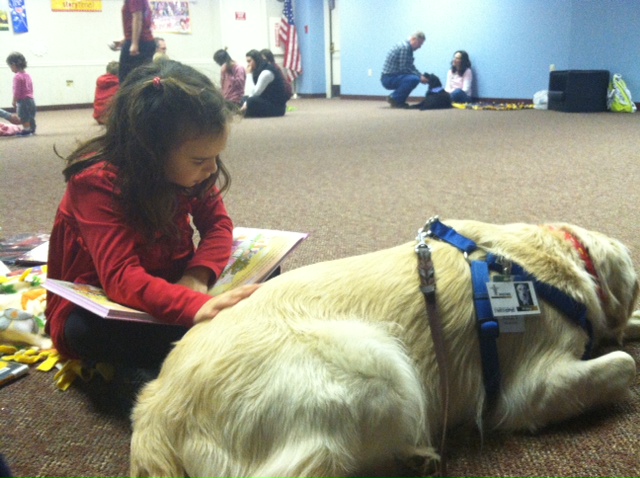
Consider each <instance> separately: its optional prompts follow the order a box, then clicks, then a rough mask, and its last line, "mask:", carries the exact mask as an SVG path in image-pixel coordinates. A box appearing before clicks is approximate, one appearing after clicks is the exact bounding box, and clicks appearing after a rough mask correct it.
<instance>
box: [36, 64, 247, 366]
mask: <svg viewBox="0 0 640 478" xmlns="http://www.w3.org/2000/svg"><path fill="white" fill-rule="evenodd" d="M112 106H113V110H112V113H113V114H111V115H110V116H109V118H108V120H107V124H106V131H105V132H104V134H101V135H100V136H98V137H96V138H94V139H91V140H89V141H88V142H86V143H84V144H81V145H80V146H79V147H78V148H77V149H76V150H75V151H74V152H73V153H71V155H70V156H69V157H68V158H66V168H65V169H64V176H65V179H66V181H67V189H66V192H65V194H64V197H63V198H62V201H61V203H60V206H59V207H58V211H57V213H56V217H55V221H54V225H53V230H52V233H51V242H50V250H49V261H48V275H49V277H51V278H53V279H62V280H66V281H71V282H78V283H83V284H92V285H96V286H99V287H102V288H103V289H104V290H105V292H106V294H107V295H108V296H109V298H111V299H112V300H114V301H115V302H119V303H121V304H124V305H127V306H129V307H133V308H135V309H140V310H143V311H145V312H147V313H149V314H150V315H152V316H153V317H155V318H156V319H158V320H160V321H162V322H164V323H166V324H167V325H158V324H147V323H139V322H127V321H121V320H107V319H103V318H101V317H98V316H96V315H93V314H92V313H90V312H88V311H87V310H85V309H82V308H80V307H78V306H76V305H74V304H72V303H71V302H69V301H67V300H65V299H63V298H61V297H60V296H57V295H55V294H51V293H49V294H48V296H47V310H46V316H47V330H48V332H49V334H50V335H51V338H52V339H53V342H54V344H55V346H56V348H57V349H58V351H59V352H60V353H61V354H62V355H64V356H66V357H68V358H76V359H82V360H84V361H85V362H86V363H88V364H89V365H91V364H95V363H98V362H107V363H112V364H123V365H126V366H127V367H133V368H135V367H140V368H157V367H158V366H159V365H160V364H161V363H162V361H163V360H164V358H165V356H166V354H167V353H168V352H169V350H170V348H171V344H172V343H173V342H174V341H176V340H178V339H180V338H181V337H182V335H183V334H184V333H185V332H186V331H187V330H188V328H189V327H191V326H192V325H194V324H195V323H198V322H202V321H205V320H208V319H212V318H213V317H214V316H215V315H216V314H217V313H218V312H219V311H220V310H221V309H223V308H225V307H229V306H231V305H233V304H235V303H236V302H238V301H240V300H242V299H243V298H244V297H247V296H248V295H250V294H251V293H252V292H253V291H254V290H255V288H256V287H255V286H248V287H242V288H237V289H234V290H232V291H230V292H228V293H226V294H222V295H220V296H217V297H211V296H209V295H207V294H206V291H207V289H208V287H209V286H210V285H211V284H213V283H214V282H215V280H216V278H217V277H218V276H219V275H220V273H221V272H222V270H223V269H224V267H225V265H226V264H227V261H228V259H229V255H230V253H231V245H232V239H233V238H232V232H233V224H232V222H231V219H230V218H229V216H228V214H227V211H226V208H225V206H224V203H223V201H222V197H221V194H222V192H224V191H225V190H226V189H227V187H228V185H229V175H228V173H227V170H226V169H225V167H224V164H223V163H222V161H221V160H220V154H221V153H222V151H223V150H224V148H225V146H226V142H227V136H228V119H229V114H230V113H229V112H228V110H227V109H226V108H225V101H224V98H223V97H222V94H221V93H220V91H219V90H217V89H216V88H215V87H214V86H213V84H212V83H211V81H210V80H209V79H208V78H207V77H206V76H205V75H203V74H202V73H200V72H198V71H196V70H195V69H193V68H191V67H189V66H186V65H183V64H180V63H178V62H175V61H165V62H160V63H158V64H150V65H145V66H142V67H139V68H137V69H135V70H134V71H133V72H131V74H130V75H129V76H128V77H127V80H126V81H125V82H124V83H123V84H122V85H121V86H120V90H119V91H118V93H117V94H116V96H115V97H114V99H113V103H112ZM216 184H217V185H219V187H218V186H216ZM192 224H193V226H194V227H195V229H197V231H198V233H199V236H200V241H199V244H198V247H197V249H196V248H195V247H194V241H193V235H194V227H192Z"/></svg>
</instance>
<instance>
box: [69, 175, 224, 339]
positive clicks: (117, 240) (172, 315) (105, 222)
mask: <svg viewBox="0 0 640 478" xmlns="http://www.w3.org/2000/svg"><path fill="white" fill-rule="evenodd" d="M109 174H110V173H107V172H105V171H101V172H98V173H97V174H86V175H85V174H82V173H81V174H79V175H78V176H76V177H74V178H73V179H72V180H71V181H70V182H69V183H68V186H67V187H68V190H69V193H70V195H71V199H72V204H74V209H75V210H74V211H73V213H74V215H75V218H76V220H77V224H78V228H79V232H80V235H81V237H82V238H83V240H84V242H85V247H86V248H87V250H88V251H89V253H90V255H91V257H92V258H93V261H94V265H95V268H96V271H97V274H98V277H99V279H100V283H101V285H102V287H103V288H104V290H105V292H106V294H107V296H109V297H110V298H111V299H112V300H114V301H115V302H119V303H121V304H123V305H126V306H129V307H133V308H135V309H139V310H143V311H145V312H147V313H149V314H151V315H152V316H153V317H155V318H156V319H158V320H161V321H163V322H166V323H175V324H180V325H185V326H190V325H192V324H193V318H194V316H195V315H196V313H197V312H198V310H199V309H200V307H202V305H203V304H204V303H205V302H207V301H208V300H209V299H211V297H209V296H207V295H206V294H202V293H199V292H195V291H192V290H190V289H188V288H186V287H183V286H180V285H176V284H171V283H169V282H167V281H166V280H164V279H162V278H160V277H155V276H152V275H150V274H149V273H147V271H146V270H145V269H144V268H143V267H142V265H141V261H140V257H139V256H138V254H139V251H144V247H142V246H143V245H142V244H141V237H140V235H139V234H137V233H136V232H135V231H134V230H133V229H132V228H131V227H129V226H128V225H127V224H126V223H125V221H123V218H122V215H121V214H119V213H118V212H117V211H115V210H114V201H115V199H114V193H113V177H111V178H109V177H108V176H109Z"/></svg>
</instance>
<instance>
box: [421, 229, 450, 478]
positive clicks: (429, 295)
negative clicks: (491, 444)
mask: <svg viewBox="0 0 640 478" xmlns="http://www.w3.org/2000/svg"><path fill="white" fill-rule="evenodd" d="M427 224H428V223H427ZM426 237H427V225H425V227H424V228H423V229H422V230H421V231H419V232H418V237H417V240H418V244H417V245H416V248H415V251H416V254H417V255H418V273H419V275H420V291H421V292H422V294H423V296H424V300H425V304H426V308H427V318H428V320H429V328H430V330H431V339H432V340H433V348H434V352H435V355H436V362H437V364H438V373H439V377H440V396H441V400H442V437H441V440H440V448H439V451H440V464H439V466H438V470H437V472H438V473H437V475H439V476H447V459H446V454H445V452H446V450H445V446H446V440H447V422H448V417H449V371H448V367H447V354H446V350H445V346H444V332H443V328H442V321H441V320H440V314H439V313H438V308H437V303H436V277H435V267H434V265H433V259H432V258H431V248H430V247H429V245H428V244H427V243H426V241H425V239H426Z"/></svg>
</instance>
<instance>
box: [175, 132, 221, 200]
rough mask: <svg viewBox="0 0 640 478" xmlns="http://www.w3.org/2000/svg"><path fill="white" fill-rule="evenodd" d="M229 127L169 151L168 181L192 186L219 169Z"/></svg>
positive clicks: (186, 186) (186, 142)
mask: <svg viewBox="0 0 640 478" xmlns="http://www.w3.org/2000/svg"><path fill="white" fill-rule="evenodd" d="M228 136H229V131H228V129H227V128H225V129H224V131H223V132H222V133H221V134H220V135H218V136H216V137H211V136H200V137H197V138H195V139H190V140H187V141H185V142H183V143H182V144H181V145H180V146H178V147H177V148H175V149H174V150H173V151H171V152H170V153H169V160H168V161H167V164H166V166H165V177H166V178H167V181H169V182H170V183H173V184H177V185H178V186H182V187H184V188H192V187H194V186H197V185H198V184H200V183H202V182H203V181H206V180H207V179H209V177H210V176H211V175H212V174H215V173H216V171H218V155H219V154H220V153H221V152H222V151H223V150H224V148H225V147H226V145H227V137H228Z"/></svg>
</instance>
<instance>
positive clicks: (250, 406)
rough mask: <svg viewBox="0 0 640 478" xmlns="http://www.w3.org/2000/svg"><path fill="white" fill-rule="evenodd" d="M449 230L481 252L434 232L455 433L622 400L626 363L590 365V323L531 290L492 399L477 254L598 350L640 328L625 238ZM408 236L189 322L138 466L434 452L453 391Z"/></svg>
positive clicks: (298, 469)
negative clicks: (571, 307) (547, 291)
mask: <svg viewBox="0 0 640 478" xmlns="http://www.w3.org/2000/svg"><path fill="white" fill-rule="evenodd" d="M442 224H446V225H447V226H450V227H452V228H453V229H454V230H455V231H457V232H458V233H460V234H461V235H463V236H464V237H466V238H469V239H471V240H472V241H475V243H476V244H477V245H478V249H477V250H476V251H475V252H473V253H472V254H470V255H469V257H465V255H464V254H463V253H461V252H460V251H459V250H458V249H457V248H455V247H452V246H451V245H449V244H448V243H446V242H443V241H441V240H436V239H433V238H429V239H427V240H426V242H427V243H428V244H429V246H430V247H431V250H432V260H433V265H434V269H435V280H436V298H437V302H436V305H437V308H436V311H437V314H438V315H439V317H440V321H441V323H442V330H443V337H444V341H443V343H444V351H445V356H446V363H447V367H446V368H447V370H448V376H447V379H446V380H445V382H448V389H449V400H448V414H447V416H448V425H449V426H450V427H453V426H458V425H463V424H470V425H472V426H477V427H480V428H481V429H487V430H490V429H507V430H536V429H538V428H540V427H544V426H545V425H547V424H550V423H554V422H558V421H561V420H565V419H568V418H570V417H573V416H576V415H578V414H580V413H583V412H585V411H586V410H588V409H590V408H592V407H596V406H600V405H604V404H609V403H612V402H614V401H619V400H622V399H624V397H625V393H627V392H628V390H629V388H630V386H631V385H632V384H633V383H634V380H635V375H636V364H635V361H634V359H633V358H632V357H631V356H630V355H629V354H627V353H625V352H623V351H613V352H611V353H607V354H606V355H602V356H596V358H590V359H587V360H583V354H584V353H585V349H586V348H587V344H588V342H589V341H590V337H589V335H590V333H589V332H588V331H585V329H583V328H581V327H580V326H579V325H577V324H576V323H575V322H573V321H572V320H569V318H568V317H565V316H564V315H563V313H561V311H560V309H558V308H557V307H556V306H554V305H552V304H550V303H548V302H547V301H545V300H544V299H543V298H541V297H540V296H538V301H539V303H538V306H539V311H538V313H537V314H536V315H531V316H527V317H526V318H525V320H524V330H523V331H521V332H517V333H500V336H499V337H498V338H497V339H496V343H497V350H498V355H499V367H500V374H501V380H500V384H499V391H498V393H497V395H496V396H495V400H492V401H491V402H492V403H490V402H489V400H488V399H487V392H486V391H485V387H484V385H483V371H482V360H481V353H480V351H479V338H478V325H477V320H476V312H475V307H474V297H473V287H472V281H471V273H470V265H469V261H471V260H483V259H484V258H485V257H486V256H487V254H488V253H492V254H496V255H499V256H501V257H503V258H505V259H506V260H508V261H512V262H513V263H515V264H518V265H520V266H521V267H523V268H524V269H526V271H528V272H529V273H530V274H531V275H532V276H534V277H535V278H536V279H537V280H538V281H540V282H541V283H544V284H548V285H550V286H553V287H555V288H556V289H558V290H559V291H561V292H563V293H564V294H565V295H566V296H567V297H569V298H571V299H572V300H574V301H576V302H577V303H579V304H583V305H584V307H585V308H586V318H587V319H588V322H589V324H590V326H591V329H592V333H591V335H592V339H593V343H594V344H597V343H598V342H602V341H604V340H608V341H611V340H613V341H621V340H622V338H623V337H625V336H626V337H627V338H638V337H639V336H640V327H639V324H640V319H639V318H638V317H635V318H630V316H631V313H632V310H633V306H634V304H635V301H636V298H637V295H638V281H637V276H636V273H635V271H634V267H633V264H632V261H631V258H630V255H629V252H628V250H627V249H626V248H625V246H623V245H622V244H621V243H620V242H618V241H617V240H614V239H611V238H609V237H606V236H605V235H603V234H599V233H597V232H591V231H587V230H585V229H582V228H580V227H576V226H573V225H569V224H553V225H529V224H507V225H493V224H486V223H481V222H476V221H467V220H451V221H443V222H442ZM415 246H416V243H415V242H414V243H407V244H404V245H401V246H397V247H394V248H391V249H386V250H381V251H378V252H373V253H370V254H365V255H361V256H356V257H350V258H345V259H340V260H334V261H329V262H323V263H318V264H314V265H310V266H306V267H302V268H300V269H297V270H292V271H289V272H287V273H285V274H282V275H281V276H279V277H277V278H274V279H272V280H270V281H268V282H267V283H265V284H264V285H263V286H262V287H261V288H260V289H258V291H257V292H255V293H254V294H253V295H252V296H251V297H249V298H248V299H246V300H244V301H242V302H240V303H239V304H238V305H236V306H234V307H232V308H230V309H226V310H224V311H222V312H221V313H220V314H219V315H218V316H217V317H216V318H215V319H214V320H212V321H210V322H208V323H203V324H200V325H197V326H195V327H193V328H192V329H191V330H190V331H189V332H188V333H187V334H186V335H185V337H184V338H183V339H182V340H181V341H180V342H178V343H177V345H176V346H175V348H174V349H173V351H172V352H171V353H170V354H169V356H168V357H167V359H166V361H165V363H164V364H163V367H162V370H161V372H160V374H159V376H158V378H157V379H156V380H154V381H152V382H150V383H148V384H147V385H146V386H145V388H144V389H143V390H142V392H141V394H140V395H139V397H138V401H137V404H136V406H135V408H134V410H133V413H132V420H133V435H132V441H131V470H130V471H131V474H132V476H185V475H188V476H349V475H351V476H353V475H356V474H358V473H359V472H361V470H365V469H366V470H369V471H371V470H375V469H376V467H377V466H378V465H379V466H383V465H384V464H385V463H390V462H393V461H394V460H395V461H398V460H399V461H403V460H414V461H415V460H417V459H418V458H420V457H422V459H423V460H424V459H430V458H433V457H436V456H437V455H436V454H435V452H436V451H437V450H435V447H436V446H437V445H438V441H439V440H438V437H439V436H440V434H441V433H442V428H443V423H444V416H443V397H442V396H441V395H442V394H441V391H440V390H441V389H440V379H439V375H438V367H439V364H438V362H437V360H436V357H435V349H434V342H433V341H432V334H431V330H430V326H429V321H428V317H427V309H426V307H425V298H424V296H423V294H422V292H421V289H420V277H419V273H418V260H417V256H416V252H415ZM580 249H583V251H582V252H581V251H580ZM585 250H586V251H587V252H585ZM583 310H585V309H583ZM625 334H627V335H625ZM630 336H632V337H630ZM416 457H418V458H416Z"/></svg>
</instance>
